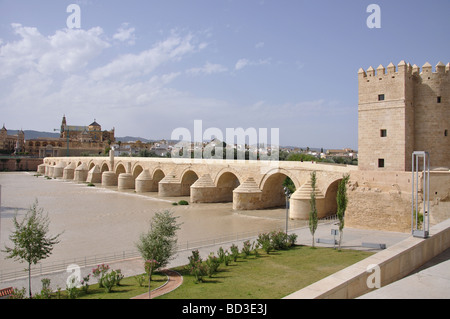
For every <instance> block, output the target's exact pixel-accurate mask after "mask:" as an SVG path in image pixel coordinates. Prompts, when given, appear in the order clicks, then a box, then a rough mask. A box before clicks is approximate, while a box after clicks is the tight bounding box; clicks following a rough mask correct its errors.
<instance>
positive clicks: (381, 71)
mask: <svg viewBox="0 0 450 319" xmlns="http://www.w3.org/2000/svg"><path fill="white" fill-rule="evenodd" d="M400 75H405V76H415V77H416V78H421V79H423V80H430V79H429V77H434V78H435V77H441V76H446V77H449V76H450V63H447V65H444V63H442V62H439V63H438V64H437V65H436V66H435V68H434V72H433V67H432V66H431V64H430V63H428V62H426V63H425V64H424V65H423V66H422V70H421V69H420V67H418V66H417V65H415V64H414V65H412V66H411V64H410V63H406V62H405V61H403V60H402V61H400V63H399V64H398V65H397V66H395V65H394V64H393V63H392V62H391V63H389V65H388V66H387V67H384V66H383V65H382V64H380V65H379V66H378V67H377V68H376V69H374V68H373V67H372V66H370V67H369V68H368V69H367V70H364V69H363V68H360V69H359V70H358V76H359V78H360V79H361V78H366V82H370V80H371V78H373V79H378V80H382V79H384V78H389V77H391V78H393V77H395V76H400Z"/></svg>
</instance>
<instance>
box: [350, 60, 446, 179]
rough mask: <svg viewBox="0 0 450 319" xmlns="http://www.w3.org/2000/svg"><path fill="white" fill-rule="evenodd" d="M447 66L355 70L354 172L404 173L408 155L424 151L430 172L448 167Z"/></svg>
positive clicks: (399, 66)
mask: <svg viewBox="0 0 450 319" xmlns="http://www.w3.org/2000/svg"><path fill="white" fill-rule="evenodd" d="M449 68H450V64H447V66H445V65H444V64H443V63H441V62H439V63H438V64H437V65H436V70H435V72H433V70H432V66H431V65H430V64H429V63H428V62H427V63H426V64H425V65H424V66H423V67H422V71H420V69H419V67H417V66H416V65H414V66H411V65H410V64H409V63H408V64H406V63H405V62H404V61H401V62H400V63H399V64H398V65H397V70H396V66H395V65H393V64H392V63H390V64H389V65H388V66H387V70H386V69H385V68H384V67H383V66H382V65H380V66H379V67H378V68H377V69H376V70H375V69H373V68H372V67H369V68H368V69H367V71H364V70H363V69H359V71H358V82H359V104H358V121H359V123H358V131H359V133H358V134H359V135H358V144H359V145H358V166H359V169H361V170H388V171H409V170H411V154H412V152H413V151H428V152H429V153H430V161H431V163H430V164H431V167H432V168H436V167H446V168H449V167H450V136H449V131H450V72H449Z"/></svg>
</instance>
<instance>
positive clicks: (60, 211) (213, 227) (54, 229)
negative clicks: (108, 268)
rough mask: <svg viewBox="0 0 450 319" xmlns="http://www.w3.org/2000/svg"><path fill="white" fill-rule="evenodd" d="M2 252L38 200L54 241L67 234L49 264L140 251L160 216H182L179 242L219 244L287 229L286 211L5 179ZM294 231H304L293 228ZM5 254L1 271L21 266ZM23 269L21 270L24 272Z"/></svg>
mask: <svg viewBox="0 0 450 319" xmlns="http://www.w3.org/2000/svg"><path fill="white" fill-rule="evenodd" d="M0 185H1V211H0V212H1V218H0V221H1V224H0V250H3V249H4V247H5V244H6V245H8V246H11V242H10V241H9V236H10V234H11V231H13V230H14V226H13V217H14V216H15V215H16V214H17V217H18V220H19V221H20V220H22V218H23V216H24V215H25V214H26V212H27V210H28V209H29V207H30V206H31V205H32V204H33V202H34V201H35V200H37V201H38V206H39V207H40V208H43V210H44V212H45V213H47V214H48V217H49V220H50V226H49V228H50V231H49V234H50V235H55V234H57V233H61V232H63V234H62V235H61V237H60V239H61V242H60V243H59V244H57V245H56V246H55V247H54V250H53V253H52V255H51V256H50V257H49V258H47V259H46V260H45V262H56V261H60V260H67V259H70V258H83V257H85V256H95V255H98V254H107V253H116V252H117V253H119V252H122V251H129V250H136V248H135V243H136V242H137V241H138V239H139V235H140V234H141V233H142V232H146V231H148V229H149V223H150V220H151V218H152V216H153V215H154V214H155V212H157V211H161V210H165V209H169V210H171V211H173V213H174V215H175V216H178V217H179V218H178V222H179V223H181V224H182V225H181V229H180V230H179V231H178V242H179V243H183V242H189V241H190V242H192V241H197V240H205V239H212V238H218V237H221V236H224V235H228V234H241V233H245V232H255V231H268V230H269V229H275V228H282V229H283V227H285V223H286V219H285V216H286V215H285V214H286V213H285V209H284V208H278V209H268V210H259V211H245V212H244V211H242V212H237V211H233V209H232V203H214V204H190V205H188V206H173V205H172V203H173V202H174V201H179V200H181V199H185V200H188V201H189V197H177V198H161V197H159V196H158V194H157V193H146V194H145V195H142V194H136V193H134V191H117V188H105V187H102V186H101V185H96V187H88V186H87V185H86V184H83V183H79V184H77V183H75V182H68V181H63V180H59V179H50V180H49V179H46V178H44V177H42V176H41V177H36V176H34V173H0ZM289 225H290V227H295V226H301V225H303V224H301V223H300V222H297V224H295V222H294V221H290V222H289ZM4 257H5V253H3V252H0V269H3V270H5V269H10V268H14V267H17V266H18V265H19V264H18V263H17V262H14V261H13V260H11V259H5V258H4ZM20 267H22V266H20Z"/></svg>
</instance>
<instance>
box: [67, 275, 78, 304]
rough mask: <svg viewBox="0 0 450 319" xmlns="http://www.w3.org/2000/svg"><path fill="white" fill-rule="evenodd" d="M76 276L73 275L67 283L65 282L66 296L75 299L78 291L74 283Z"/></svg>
mask: <svg viewBox="0 0 450 319" xmlns="http://www.w3.org/2000/svg"><path fill="white" fill-rule="evenodd" d="M77 280H78V279H77V277H75V276H73V277H72V279H71V280H70V283H69V284H66V291H67V297H68V298H69V299H76V298H77V297H78V294H79V291H78V288H77V285H76V282H77Z"/></svg>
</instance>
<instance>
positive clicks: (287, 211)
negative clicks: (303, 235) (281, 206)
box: [284, 186, 291, 236]
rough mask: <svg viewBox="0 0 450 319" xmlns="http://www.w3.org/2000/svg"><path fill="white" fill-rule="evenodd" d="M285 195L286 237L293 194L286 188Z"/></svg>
mask: <svg viewBox="0 0 450 319" xmlns="http://www.w3.org/2000/svg"><path fill="white" fill-rule="evenodd" d="M284 195H285V196H286V236H287V234H288V220H289V199H290V198H291V192H290V191H289V188H287V187H286V186H285V187H284Z"/></svg>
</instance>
